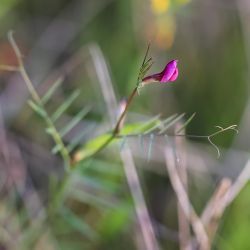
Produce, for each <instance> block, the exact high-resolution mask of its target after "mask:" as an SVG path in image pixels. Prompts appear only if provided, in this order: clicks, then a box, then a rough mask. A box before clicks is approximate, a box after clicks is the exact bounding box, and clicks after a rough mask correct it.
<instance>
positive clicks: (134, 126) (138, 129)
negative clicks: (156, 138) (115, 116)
mask: <svg viewBox="0 0 250 250" xmlns="http://www.w3.org/2000/svg"><path fill="white" fill-rule="evenodd" d="M159 118H160V115H156V116H155V117H153V118H151V119H149V120H148V121H145V122H137V123H130V124H127V125H125V126H124V127H123V128H122V130H121V133H120V134H121V135H124V136H125V135H127V134H135V133H145V131H148V130H149V129H151V128H152V127H154V126H156V125H157V126H158V125H160V123H161V121H160V120H159Z"/></svg>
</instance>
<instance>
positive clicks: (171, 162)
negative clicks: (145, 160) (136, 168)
mask: <svg viewBox="0 0 250 250" xmlns="http://www.w3.org/2000/svg"><path fill="white" fill-rule="evenodd" d="M164 155H165V160H166V167H167V170H168V174H169V178H170V181H171V184H172V187H173V189H174V191H175V194H176V196H177V199H178V201H179V203H180V205H181V206H182V209H183V212H184V213H185V216H186V218H187V219H188V221H189V222H190V224H191V226H192V228H193V230H194V233H195V236H196V239H197V241H198V243H199V246H200V249H201V250H208V249H210V246H209V240H208V236H207V232H206V230H205V228H204V225H203V223H202V221H201V219H200V218H199V217H198V215H197V214H196V212H195V210H194V208H193V206H192V204H191V202H190V200H189V198H188V196H187V193H186V191H185V188H184V187H183V184H182V182H181V180H180V177H179V174H178V172H177V170H176V159H175V157H174V152H173V149H172V148H166V149H165V154H164Z"/></svg>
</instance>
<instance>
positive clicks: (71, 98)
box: [51, 90, 80, 122]
mask: <svg viewBox="0 0 250 250" xmlns="http://www.w3.org/2000/svg"><path fill="white" fill-rule="evenodd" d="M79 94H80V91H79V90H75V91H74V92H73V93H72V94H71V95H70V96H69V98H67V99H66V100H65V102H64V103H63V104H62V105H61V106H60V107H59V108H58V109H57V110H56V111H55V113H54V114H53V115H52V116H51V120H52V121H53V122H55V121H56V120H57V119H58V118H59V117H60V116H61V115H62V114H63V113H64V112H65V110H66V109H67V108H68V107H69V106H70V105H71V104H72V103H73V102H74V101H75V99H76V98H77V97H78V96H79Z"/></svg>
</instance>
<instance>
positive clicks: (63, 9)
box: [0, 0, 250, 249]
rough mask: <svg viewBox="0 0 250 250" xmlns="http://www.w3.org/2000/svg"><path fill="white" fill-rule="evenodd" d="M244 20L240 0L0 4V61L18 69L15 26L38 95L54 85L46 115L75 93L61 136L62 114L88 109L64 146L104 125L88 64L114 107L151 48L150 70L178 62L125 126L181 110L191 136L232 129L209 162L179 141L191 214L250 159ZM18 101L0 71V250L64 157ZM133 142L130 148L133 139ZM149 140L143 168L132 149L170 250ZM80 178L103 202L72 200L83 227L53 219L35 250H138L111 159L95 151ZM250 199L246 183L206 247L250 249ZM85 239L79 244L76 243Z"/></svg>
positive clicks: (165, 193)
mask: <svg viewBox="0 0 250 250" xmlns="http://www.w3.org/2000/svg"><path fill="white" fill-rule="evenodd" d="M249 13H250V4H249V2H248V1H247V0H228V1H226V0H219V1H218V0H217V1H216V0H209V1H206V0H99V1H98V0H53V1H48V0H44V1H38V0H1V1H0V64H2V65H16V64H17V62H16V58H15V55H14V53H13V51H12V48H11V46H10V44H9V42H8V39H7V33H8V31H9V30H13V31H14V37H15V39H16V41H17V44H18V46H19V48H20V50H21V51H22V54H23V58H24V61H25V67H26V69H27V71H28V73H29V75H30V77H31V79H32V80H33V82H34V84H35V86H36V88H37V90H38V92H39V93H41V94H42V93H44V92H45V91H46V89H47V88H48V86H50V84H51V83H52V82H53V81H54V80H55V79H56V78H57V77H59V76H63V77H64V81H63V84H62V87H61V88H60V90H59V94H58V95H57V96H56V97H55V99H54V100H53V101H54V103H51V104H50V105H49V106H48V110H49V111H52V110H54V109H55V106H56V105H58V104H60V103H63V102H64V100H65V99H66V98H67V97H68V96H69V95H70V93H71V92H72V91H74V90H75V89H80V91H81V93H80V96H79V98H78V99H77V101H76V102H75V103H74V105H73V106H72V107H71V108H70V109H69V110H68V114H67V116H65V117H63V118H62V119H61V120H60V122H59V124H58V126H59V128H60V127H61V128H62V127H63V125H65V124H67V122H68V120H69V117H71V116H74V115H75V114H76V113H77V111H78V110H81V109H82V108H83V107H85V106H87V105H88V106H90V107H91V112H90V113H89V114H88V115H87V118H86V120H85V121H84V122H83V123H82V124H80V125H79V126H77V128H76V129H75V130H74V131H73V132H72V133H70V134H69V135H68V136H67V137H66V138H65V141H66V142H67V141H69V140H71V138H72V137H73V135H77V134H78V133H80V131H81V130H82V129H83V128H84V129H85V128H88V129H89V130H88V131H89V132H87V134H86V135H85V136H84V137H83V139H82V144H84V143H85V142H86V141H87V140H88V139H90V138H93V137H94V136H95V135H97V134H100V133H101V132H104V131H107V129H110V123H109V116H108V110H107V108H106V105H105V101H104V98H103V95H102V91H101V88H102V84H100V83H99V82H102V80H107V79H106V78H105V77H107V76H105V73H103V72H100V68H98V58H99V60H102V59H103V60H104V65H106V67H107V70H108V72H109V77H110V81H111V82H112V85H113V88H114V90H115V93H116V96H117V98H118V100H121V99H122V98H124V97H126V96H128V95H129V93H130V92H131V91H132V89H133V88H134V86H135V84H136V79H137V75H138V71H139V68H140V65H141V62H142V59H143V56H144V54H145V51H146V48H147V45H148V44H149V43H150V44H151V48H150V55H151V56H152V58H153V61H154V65H153V67H152V68H151V70H150V73H154V72H159V71H161V70H162V68H163V67H164V66H165V64H166V63H167V62H168V61H170V60H172V59H178V60H179V77H178V79H177V81H176V82H174V83H169V84H152V85H149V86H147V87H145V88H143V89H142V90H141V92H140V95H139V96H138V97H137V98H136V99H135V101H134V102H133V105H132V106H131V108H130V113H129V116H128V120H129V121H138V120H140V119H145V118H147V117H152V116H154V115H156V114H161V115H162V116H163V117H167V116H169V115H172V114H173V113H183V112H185V113H186V115H185V118H188V117H189V116H190V115H192V114H193V113H194V112H196V116H195V118H194V119H193V120H192V122H191V123H190V124H189V126H188V128H187V131H186V133H188V134H197V135H208V134H211V133H213V132H214V131H216V129H215V127H214V126H216V125H219V126H222V127H227V126H230V125H232V124H237V125H239V134H238V135H235V134H234V133H231V132H226V133H223V134H221V135H219V136H218V137H216V138H215V139H214V142H216V144H217V145H218V146H219V147H220V148H221V157H220V158H219V159H217V154H216V151H215V149H214V148H213V147H212V146H211V145H210V144H209V143H208V142H207V141H206V140H194V139H193V140H189V142H188V143H189V144H188V146H187V147H189V146H190V147H192V149H194V150H193V151H192V150H191V151H190V150H188V152H189V153H188V154H187V158H189V157H190V158H193V157H194V156H195V157H196V156H197V155H198V156H197V157H199V159H201V160H200V161H195V160H193V161H192V164H191V163H189V165H188V168H189V177H190V181H189V186H190V197H191V200H192V202H193V203H194V207H195V208H196V209H197V210H198V211H199V212H200V211H201V210H202V208H203V207H204V205H205V204H206V201H207V199H208V198H209V196H210V195H211V194H212V192H213V190H214V188H215V186H216V184H217V183H218V181H219V180H220V179H221V178H222V177H224V176H226V177H227V176H228V177H230V178H233V179H234V178H235V177H236V176H237V175H238V173H239V172H240V170H241V169H242V168H243V167H244V164H245V162H246V160H247V159H248V151H249V146H250V145H249V141H250V140H249V132H248V127H249V115H248V114H249V104H248V101H249V77H250V75H249V67H250V45H249V44H250V43H249V42H250V40H249V39H250V29H249V21H250V18H249ZM96 57H97V62H96V61H95V58H96ZM96 63H97V64H96ZM98 69H99V71H98ZM107 81H109V79H108V80H107ZM28 95H29V94H28V91H27V89H26V86H25V84H24V83H23V81H22V79H21V78H20V76H19V75H18V74H13V73H10V72H3V71H1V72H0V105H1V116H0V118H1V124H2V123H3V124H4V125H3V127H4V131H5V133H4V136H3V133H2V134H1V136H0V139H1V140H0V142H1V151H3V152H4V150H5V147H6V145H8V146H7V147H8V148H9V149H10V162H11V163H10V165H11V167H9V168H8V167H7V166H8V164H7V163H6V162H5V161H4V156H3V155H4V154H3V153H2V154H1V156H0V159H1V164H0V167H1V170H0V174H1V178H0V181H1V190H0V191H1V196H0V197H1V200H0V218H1V220H0V223H1V224H0V226H1V227H2V228H3V229H4V228H6V227H7V229H6V230H7V231H8V233H6V234H8V236H5V233H4V231H5V229H4V230H1V232H0V249H18V248H15V247H16V246H13V245H11V244H10V243H8V242H9V241H11V240H10V239H14V238H15V237H17V238H18V239H20V242H22V244H23V242H25V237H26V230H27V231H28V230H29V229H31V230H33V229H32V226H31V223H30V222H29V223H28V222H27V217H29V216H28V215H27V214H25V215H23V214H22V208H23V207H26V206H29V205H27V204H26V200H25V198H24V197H26V196H28V194H29V192H31V191H30V190H33V191H34V190H35V193H36V194H37V195H38V198H39V199H40V202H41V204H40V205H39V206H38V207H39V209H42V207H44V206H45V207H46V206H47V202H48V201H49V195H50V192H52V191H51V189H50V188H51V187H50V186H51V182H52V183H53V181H51V176H55V178H60V176H62V174H63V168H62V165H63V164H62V161H61V160H60V158H59V157H57V156H54V155H52V154H51V153H50V149H51V147H52V145H53V143H52V141H51V139H50V138H49V137H48V136H47V135H46V133H45V132H44V129H45V127H44V123H43V121H42V120H41V119H40V118H39V117H37V116H36V115H34V114H33V113H32V112H31V109H30V108H29V107H28V105H27V99H28V98H29V96H28ZM0 127H2V125H1V126H0ZM131 144H133V145H137V146H138V144H139V143H138V140H133V141H132V142H131ZM158 144H159V145H160V144H161V143H160V142H159V143H158V141H157V142H155V145H154V146H153V151H152V159H150V160H149V161H147V155H146V156H145V154H143V153H142V152H141V151H140V150H137V151H136V150H135V159H136V160H135V162H136V166H137V169H138V171H139V175H140V181H141V184H142V188H143V191H144V195H145V198H146V202H147V206H148V209H149V212H150V215H151V217H152V220H153V221H155V224H156V227H157V228H158V229H159V232H158V233H157V236H158V239H159V242H160V244H161V246H162V249H178V239H177V237H178V234H177V232H178V223H177V214H176V198H175V195H174V193H173V190H172V188H171V186H170V183H169V180H168V177H167V173H166V171H165V167H164V160H163V157H159V155H160V154H161V151H160V150H158V148H159V147H158V146H159V145H158ZM133 145H132V146H131V147H133ZM0 153H1V152H0ZM201 162H202V166H200V163H201ZM79 172H81V174H79V176H81V178H82V181H79V182H80V184H79V185H81V183H83V185H86V186H87V188H86V190H87V191H86V192H87V193H88V190H90V193H91V194H92V195H93V197H95V196H97V197H99V196H100V197H101V199H99V198H96V200H95V199H94V198H93V197H92V196H91V197H87V196H86V197H85V198H84V199H85V200H84V201H85V202H86V200H88V198H89V200H88V202H86V203H87V205H86V204H85V205H80V204H78V203H76V204H75V203H74V202H72V201H71V202H72V204H71V203H70V206H71V207H72V210H74V212H75V213H76V214H77V215H78V218H81V219H82V220H83V221H86V222H87V223H88V225H90V227H92V229H91V230H89V229H86V228H85V227H84V226H83V225H81V224H80V223H78V221H79V220H80V219H75V218H73V217H70V215H69V213H70V212H69V211H64V212H65V213H64V215H65V218H68V220H69V221H70V222H69V225H68V224H67V222H65V221H62V220H60V216H59V215H58V217H59V218H55V221H53V223H52V224H51V226H50V227H49V229H50V230H49V231H48V232H47V233H46V234H45V235H44V236H43V237H41V239H39V242H38V244H35V245H36V246H33V247H34V249H139V245H140V244H139V243H138V242H140V239H138V238H137V234H136V229H135V228H136V219H135V214H134V207H133V201H132V200H131V196H130V193H129V189H128V187H127V184H126V179H125V177H124V173H123V169H122V164H121V161H120V159H119V156H117V153H116V154H115V153H114V152H109V151H105V152H103V153H101V154H100V155H98V156H97V157H96V158H95V159H92V161H90V162H87V163H84V164H83V166H82V167H81V168H80V170H79ZM76 176H77V174H76ZM87 176H89V177H90V179H88V178H87ZM76 178H77V177H76ZM84 178H85V179H84ZM52 179H53V178H52ZM52 186H53V185H52ZM75 188H76V189H78V186H76V187H75ZM88 188H89V189H88ZM20 189H21V193H19V195H18V198H16V194H15V193H18V192H19V190H20ZM93 190H94V191H93ZM75 195H76V196H77V194H76V193H75ZM249 195H250V190H249V187H247V188H246V189H245V190H244V192H243V193H242V194H241V195H240V196H239V197H238V198H237V199H236V201H235V202H234V203H233V205H232V206H230V208H229V209H228V210H227V211H226V213H225V215H224V216H223V218H222V220H221V223H220V228H219V231H218V233H217V235H216V240H215V243H214V245H213V247H214V249H249V248H250V241H249V239H248V232H249V228H250V221H249V220H248V218H249V216H250V212H249V209H248V208H249V206H250V200H249V198H248V197H249ZM80 196H81V194H79V195H78V197H80ZM90 200H91V201H90ZM25 204H26V205H25ZM89 204H90V205H89ZM10 207H11V213H10V212H9V211H8V210H9V209H10ZM37 209H38V208H37ZM32 211H33V210H32ZM34 211H36V212H37V210H36V209H35V210H34ZM25 213H27V211H26V212H25ZM7 218H10V219H7ZM74 219H75V220H74ZM22 220H24V221H25V222H23V221H22ZM6 223H7V224H9V225H8V226H6V225H5V224H6ZM76 231H77V233H76ZM38 233H39V231H38ZM85 233H86V234H87V235H88V236H89V237H86V236H83V235H84V234H85ZM1 234H2V236H1ZM27 234H28V233H27ZM50 234H51V235H52V236H51V235H50ZM8 237H10V239H9V238H8ZM51 238H52V239H53V240H51ZM6 242H7V243H6ZM51 242H52V243H51ZM20 244H21V243H20ZM25 244H26V243H24V245H25ZM27 248H29V247H27ZM27 248H26V249H27ZM24 249H25V246H24Z"/></svg>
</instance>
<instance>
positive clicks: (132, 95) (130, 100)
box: [113, 87, 138, 135]
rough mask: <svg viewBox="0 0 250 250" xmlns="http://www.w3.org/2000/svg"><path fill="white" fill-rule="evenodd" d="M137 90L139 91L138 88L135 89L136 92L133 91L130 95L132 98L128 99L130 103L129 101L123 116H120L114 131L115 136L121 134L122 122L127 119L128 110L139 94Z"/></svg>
mask: <svg viewBox="0 0 250 250" xmlns="http://www.w3.org/2000/svg"><path fill="white" fill-rule="evenodd" d="M137 90H138V87H135V88H134V90H133V91H132V93H131V94H130V96H129V98H128V101H127V105H126V107H125V109H124V111H123V112H122V113H121V115H120V117H119V119H118V121H117V123H116V126H115V128H114V131H113V134H114V135H117V134H118V133H119V131H120V129H121V128H120V125H121V122H122V120H123V118H124V117H125V115H126V113H127V111H128V108H129V106H130V104H131V103H132V101H133V99H134V97H135V95H136V93H137Z"/></svg>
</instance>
